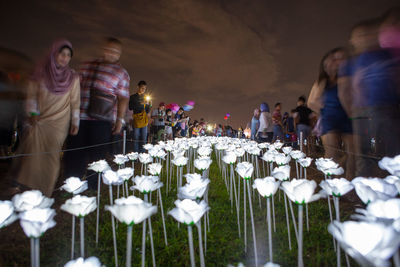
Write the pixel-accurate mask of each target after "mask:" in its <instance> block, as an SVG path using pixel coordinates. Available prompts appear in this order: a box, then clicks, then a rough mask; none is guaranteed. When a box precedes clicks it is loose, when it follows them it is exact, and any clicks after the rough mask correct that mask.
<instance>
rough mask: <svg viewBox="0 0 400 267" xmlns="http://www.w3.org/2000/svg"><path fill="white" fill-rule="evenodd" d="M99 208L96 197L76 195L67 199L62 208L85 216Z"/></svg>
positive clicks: (79, 215) (73, 213)
mask: <svg viewBox="0 0 400 267" xmlns="http://www.w3.org/2000/svg"><path fill="white" fill-rule="evenodd" d="M96 208H97V204H96V197H87V196H81V195H76V196H74V197H73V198H71V199H67V201H65V203H64V204H63V205H61V209H62V210H63V211H66V212H68V213H69V214H72V215H74V216H76V217H85V216H86V215H88V214H89V213H91V212H92V211H94V210H95V209H96Z"/></svg>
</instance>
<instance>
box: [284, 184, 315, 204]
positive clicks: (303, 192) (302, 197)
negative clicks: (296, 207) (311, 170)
mask: <svg viewBox="0 0 400 267" xmlns="http://www.w3.org/2000/svg"><path fill="white" fill-rule="evenodd" d="M281 187H282V189H283V191H285V193H286V195H287V196H288V198H289V199H290V200H291V201H293V202H295V203H296V204H301V205H302V204H306V203H310V202H312V201H315V200H318V199H320V198H321V197H322V196H323V195H321V194H314V190H315V188H316V187H317V183H316V182H315V181H310V180H306V179H292V180H291V181H290V182H283V183H282V186H281Z"/></svg>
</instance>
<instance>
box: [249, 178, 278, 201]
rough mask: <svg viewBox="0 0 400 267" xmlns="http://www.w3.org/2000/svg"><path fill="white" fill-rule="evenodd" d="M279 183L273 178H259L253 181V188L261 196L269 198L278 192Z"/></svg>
mask: <svg viewBox="0 0 400 267" xmlns="http://www.w3.org/2000/svg"><path fill="white" fill-rule="evenodd" d="M279 183H280V182H279V181H276V180H275V178H274V177H265V178H259V179H255V180H254V184H253V188H255V189H257V190H258V193H260V195H261V196H263V197H271V196H272V195H275V193H276V191H277V190H278V188H279Z"/></svg>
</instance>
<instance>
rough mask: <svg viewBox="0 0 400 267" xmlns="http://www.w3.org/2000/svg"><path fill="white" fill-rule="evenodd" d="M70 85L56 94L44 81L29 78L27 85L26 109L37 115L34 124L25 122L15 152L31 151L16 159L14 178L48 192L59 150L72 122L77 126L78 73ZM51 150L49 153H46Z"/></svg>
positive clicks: (53, 181) (57, 166) (56, 169)
mask: <svg viewBox="0 0 400 267" xmlns="http://www.w3.org/2000/svg"><path fill="white" fill-rule="evenodd" d="M71 87H72V88H71V89H70V90H69V91H68V92H67V93H65V94H62V95H56V94H54V93H52V92H50V91H49V90H47V89H46V87H45V85H44V84H43V83H40V84H39V83H37V82H31V83H29V86H28V89H27V101H26V111H27V112H28V114H30V112H37V113H39V114H40V115H39V116H38V120H37V122H36V124H35V125H33V126H32V125H27V126H26V127H25V129H24V132H23V134H22V137H21V144H20V147H19V148H18V151H17V154H31V153H33V154H34V155H33V156H24V157H22V158H21V160H19V161H18V164H19V166H18V168H19V170H18V174H17V179H16V180H17V182H18V183H20V184H22V185H25V186H28V187H29V188H32V189H38V190H40V191H42V193H43V194H45V195H47V196H51V194H52V193H53V190H54V186H55V184H56V182H57V178H58V176H59V172H60V152H59V151H60V150H61V149H62V146H63V144H64V141H65V139H66V137H67V135H68V132H69V128H70V125H71V124H74V125H77V126H79V106H80V84H79V77H78V76H77V77H76V78H75V79H74V81H73V82H72V84H71ZM49 152H50V153H49Z"/></svg>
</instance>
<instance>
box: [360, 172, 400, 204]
mask: <svg viewBox="0 0 400 267" xmlns="http://www.w3.org/2000/svg"><path fill="white" fill-rule="evenodd" d="M352 184H353V185H354V187H355V189H356V193H357V195H358V197H359V198H360V199H361V200H362V202H364V204H368V203H370V202H373V201H375V200H377V199H382V200H387V199H389V198H393V197H395V196H396V195H397V194H398V191H397V188H396V186H394V185H392V184H389V183H388V182H386V181H385V180H383V179H380V178H364V177H357V178H355V179H353V180H352Z"/></svg>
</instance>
